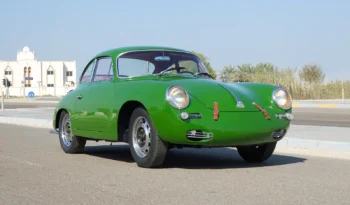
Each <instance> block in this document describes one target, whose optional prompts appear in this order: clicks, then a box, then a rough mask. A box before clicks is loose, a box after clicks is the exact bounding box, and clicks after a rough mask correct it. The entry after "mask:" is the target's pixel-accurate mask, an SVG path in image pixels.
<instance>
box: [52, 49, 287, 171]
mask: <svg viewBox="0 0 350 205" xmlns="http://www.w3.org/2000/svg"><path fill="white" fill-rule="evenodd" d="M291 111H292V99H291V96H290V94H289V93H288V92H287V91H286V89H284V88H282V87H279V86H275V85H270V84H263V83H226V82H220V81H217V80H215V79H213V78H212V77H211V76H210V74H209V72H208V70H207V69H206V67H205V66H204V64H203V63H202V62H201V60H200V59H199V58H198V57H197V56H196V55H194V54H193V53H191V52H188V51H185V50H180V49H176V48H169V47H155V46H153V47H152V46H143V47H123V48H117V49H112V50H108V51H104V52H102V53H99V54H98V55H96V56H95V57H94V58H92V59H91V60H90V61H89V62H88V63H87V65H86V67H85V69H84V70H83V72H82V75H81V77H80V78H79V85H78V86H77V88H76V89H75V90H73V91H71V92H69V93H68V94H67V95H66V96H64V97H63V98H62V100H61V101H60V102H59V103H58V105H57V107H56V109H55V111H54V115H53V128H54V132H56V133H58V135H59V140H60V144H61V147H62V149H63V150H64V152H66V153H76V152H81V151H83V150H84V147H85V144H86V141H87V140H94V141H99V140H103V141H107V142H126V143H128V144H129V145H130V150H131V154H132V156H133V158H134V160H135V161H136V163H137V165H138V166H140V167H146V168H150V167H158V166H161V165H162V163H163V161H164V159H165V156H166V153H167V151H168V150H169V149H170V148H181V147H236V148H237V150H238V153H239V154H240V156H241V157H242V158H243V159H244V160H246V161H248V162H262V161H265V160H266V159H268V158H269V157H270V156H271V155H272V154H273V152H274V150H275V146H276V143H277V142H278V141H279V140H281V139H282V138H283V137H284V135H285V134H286V132H287V130H288V128H289V124H290V120H292V118H293V115H292V113H291Z"/></svg>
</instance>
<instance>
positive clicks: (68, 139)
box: [61, 115, 73, 147]
mask: <svg viewBox="0 0 350 205" xmlns="http://www.w3.org/2000/svg"><path fill="white" fill-rule="evenodd" d="M61 138H62V140H63V143H64V145H65V146H67V147H70V146H71V145H72V141H73V136H72V129H71V122H70V117H69V115H66V116H64V118H63V120H62V130H61Z"/></svg>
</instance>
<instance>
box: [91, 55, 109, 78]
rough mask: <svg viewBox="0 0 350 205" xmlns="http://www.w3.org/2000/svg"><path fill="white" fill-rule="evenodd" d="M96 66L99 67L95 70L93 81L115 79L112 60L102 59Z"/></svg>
mask: <svg viewBox="0 0 350 205" xmlns="http://www.w3.org/2000/svg"><path fill="white" fill-rule="evenodd" d="M96 65H97V67H96V69H95V74H94V78H93V81H102V80H110V79H113V67H112V59H111V58H108V57H105V58H100V59H98V60H97V62H96Z"/></svg>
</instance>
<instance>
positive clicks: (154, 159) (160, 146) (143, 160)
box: [128, 108, 168, 168]
mask: <svg viewBox="0 0 350 205" xmlns="http://www.w3.org/2000/svg"><path fill="white" fill-rule="evenodd" d="M139 120H140V121H143V123H142V125H143V126H145V127H144V128H145V129H144V128H142V127H139V129H138V128H137V127H136V126H135V125H136V124H137V121H139ZM146 122H147V123H146ZM147 128H150V130H148V129H147ZM137 130H139V134H140V135H139V136H141V138H142V140H145V141H144V142H143V143H144V146H142V143H141V142H140V144H141V146H140V144H139V143H137V138H136V137H135V138H133V134H134V133H135V134H136V133H137ZM147 131H149V133H150V136H149V135H148V136H147ZM142 133H146V134H145V135H143V134H142ZM147 137H148V138H147ZM148 140H150V143H147V142H149V141H148ZM128 141H129V145H130V151H131V154H132V157H133V158H134V160H135V162H136V163H137V165H138V166H139V167H142V168H156V167H160V166H161V165H162V164H163V162H164V160H165V157H166V154H167V151H168V144H167V143H166V142H163V141H162V140H161V139H160V137H159V136H158V133H157V131H156V128H155V126H154V125H153V123H152V120H151V118H150V117H149V115H148V113H147V112H146V110H145V109H143V108H136V109H135V110H134V111H133V113H132V115H131V118H130V122H129V131H128ZM147 145H148V146H147ZM135 147H136V148H135ZM141 147H145V150H147V151H148V152H146V153H142V152H141V153H140V152H139V151H141V150H140V149H138V148H141ZM142 154H144V155H145V156H141V155H142Z"/></svg>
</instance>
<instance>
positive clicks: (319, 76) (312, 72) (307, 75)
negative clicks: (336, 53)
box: [299, 64, 325, 83]
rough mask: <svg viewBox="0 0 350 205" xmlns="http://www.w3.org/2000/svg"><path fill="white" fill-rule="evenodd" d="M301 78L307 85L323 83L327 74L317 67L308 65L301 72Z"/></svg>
mask: <svg viewBox="0 0 350 205" xmlns="http://www.w3.org/2000/svg"><path fill="white" fill-rule="evenodd" d="M299 77H300V79H301V80H302V81H304V82H307V83H323V81H324V78H325V74H324V73H323V71H322V69H321V68H320V67H318V66H317V65H314V64H307V65H305V66H304V67H303V68H302V69H301V71H300V72H299Z"/></svg>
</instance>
